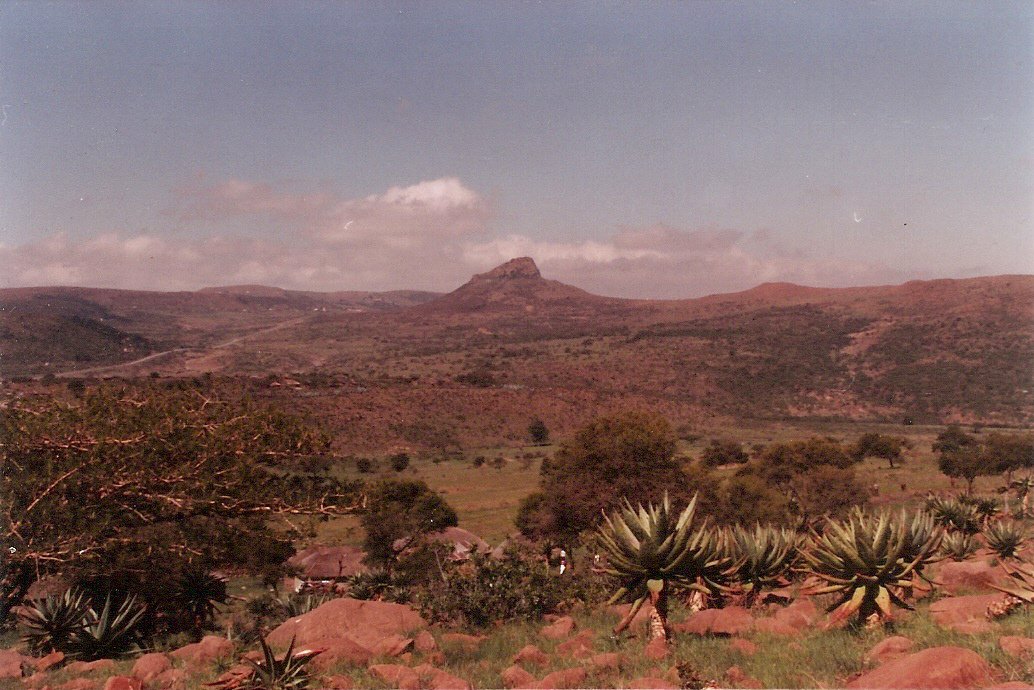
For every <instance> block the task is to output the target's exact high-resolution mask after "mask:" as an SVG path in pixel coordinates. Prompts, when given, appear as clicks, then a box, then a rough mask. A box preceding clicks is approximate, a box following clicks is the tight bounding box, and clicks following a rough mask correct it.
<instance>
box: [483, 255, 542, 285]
mask: <svg viewBox="0 0 1034 690" xmlns="http://www.w3.org/2000/svg"><path fill="white" fill-rule="evenodd" d="M541 277H542V274H541V273H539V267H538V266H536V265H535V260H534V259H532V258H531V257H530V256H522V257H519V258H517V259H510V260H509V261H507V262H506V263H505V264H502V265H500V266H496V267H495V268H493V269H492V270H491V271H488V272H487V273H479V274H478V275H476V276H474V279H475V280H493V281H495V280H513V279H518V278H524V279H528V278H541Z"/></svg>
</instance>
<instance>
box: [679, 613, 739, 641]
mask: <svg viewBox="0 0 1034 690" xmlns="http://www.w3.org/2000/svg"><path fill="white" fill-rule="evenodd" d="M753 627H754V618H753V617H752V616H751V615H750V611H748V610H747V609H745V608H743V607H741V606H728V607H726V608H724V609H704V610H703V611H697V612H696V613H694V614H693V615H692V616H690V617H689V620H687V621H686V622H685V623H677V624H675V625H673V626H672V628H673V629H675V630H678V631H680V632H685V633H690V634H693V635H729V636H732V635H741V634H743V633H745V632H749V631H750V630H751V629H752V628H753Z"/></svg>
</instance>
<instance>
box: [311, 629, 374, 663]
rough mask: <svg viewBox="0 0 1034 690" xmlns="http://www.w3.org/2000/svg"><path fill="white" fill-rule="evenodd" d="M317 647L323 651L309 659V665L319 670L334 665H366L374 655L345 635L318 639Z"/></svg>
mask: <svg viewBox="0 0 1034 690" xmlns="http://www.w3.org/2000/svg"><path fill="white" fill-rule="evenodd" d="M318 647H319V649H322V650H323V653H322V654H320V655H319V656H317V657H316V658H314V659H313V660H312V661H310V662H309V666H311V667H312V668H314V669H316V670H319V671H324V670H326V669H329V668H331V667H332V666H335V665H344V666H366V664H368V663H370V659H372V658H373V657H374V653H373V651H372V650H370V649H367V648H366V647H363V646H362V645H360V644H359V643H358V642H355V641H353V640H352V639H350V638H347V637H334V638H330V639H324V640H320V641H319V643H318Z"/></svg>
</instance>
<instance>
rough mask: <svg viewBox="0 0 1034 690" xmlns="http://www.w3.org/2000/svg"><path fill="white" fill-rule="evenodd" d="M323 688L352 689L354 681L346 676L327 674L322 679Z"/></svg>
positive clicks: (327, 689)
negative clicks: (324, 678)
mask: <svg viewBox="0 0 1034 690" xmlns="http://www.w3.org/2000/svg"><path fill="white" fill-rule="evenodd" d="M323 688H324V690H354V688H355V683H354V682H353V681H352V679H351V678H349V677H348V676H328V677H327V679H326V680H325V681H323Z"/></svg>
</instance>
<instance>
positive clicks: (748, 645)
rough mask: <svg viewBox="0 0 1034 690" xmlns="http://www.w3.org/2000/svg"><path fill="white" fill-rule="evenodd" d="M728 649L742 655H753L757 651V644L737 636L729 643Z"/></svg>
mask: <svg viewBox="0 0 1034 690" xmlns="http://www.w3.org/2000/svg"><path fill="white" fill-rule="evenodd" d="M729 649H731V650H732V651H734V652H739V653H740V654H743V655H744V656H754V654H755V652H757V651H758V646H757V645H756V644H754V643H753V642H751V641H750V640H744V639H743V638H741V637H737V638H736V639H735V640H733V641H732V642H730V643H729Z"/></svg>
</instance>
